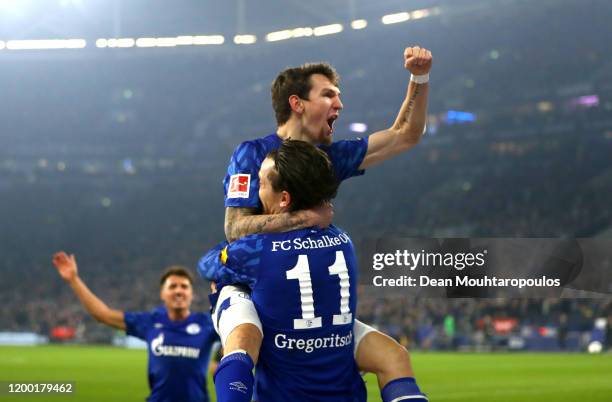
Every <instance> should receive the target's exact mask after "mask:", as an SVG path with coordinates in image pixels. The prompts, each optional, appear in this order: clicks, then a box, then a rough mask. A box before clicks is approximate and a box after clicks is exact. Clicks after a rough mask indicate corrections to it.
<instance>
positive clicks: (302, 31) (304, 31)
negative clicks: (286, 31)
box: [292, 27, 313, 38]
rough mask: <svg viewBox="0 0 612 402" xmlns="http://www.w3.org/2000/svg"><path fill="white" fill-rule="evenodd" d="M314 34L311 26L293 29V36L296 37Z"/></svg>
mask: <svg viewBox="0 0 612 402" xmlns="http://www.w3.org/2000/svg"><path fill="white" fill-rule="evenodd" d="M312 34H313V29H312V28H309V27H305V28H295V29H294V30H293V31H292V36H293V37H294V38H302V37H304V36H312Z"/></svg>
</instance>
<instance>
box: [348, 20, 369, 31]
mask: <svg viewBox="0 0 612 402" xmlns="http://www.w3.org/2000/svg"><path fill="white" fill-rule="evenodd" d="M367 26H368V21H366V20H354V21H353V22H351V28H353V29H363V28H365V27H367Z"/></svg>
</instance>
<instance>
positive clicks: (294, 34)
mask: <svg viewBox="0 0 612 402" xmlns="http://www.w3.org/2000/svg"><path fill="white" fill-rule="evenodd" d="M313 33H314V32H313V29H312V28H309V27H304V28H295V29H285V30H284V31H276V32H270V33H269V34H267V35H266V41H268V42H276V41H279V40H285V39H291V38H303V37H305V36H312V35H313Z"/></svg>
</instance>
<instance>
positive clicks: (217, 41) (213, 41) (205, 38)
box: [193, 35, 225, 45]
mask: <svg viewBox="0 0 612 402" xmlns="http://www.w3.org/2000/svg"><path fill="white" fill-rule="evenodd" d="M224 42H225V38H224V37H223V35H200V36H194V37H193V44H194V45H222V44H223V43H224Z"/></svg>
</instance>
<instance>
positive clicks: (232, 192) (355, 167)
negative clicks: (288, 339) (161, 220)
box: [224, 46, 432, 401]
mask: <svg viewBox="0 0 612 402" xmlns="http://www.w3.org/2000/svg"><path fill="white" fill-rule="evenodd" d="M431 66H432V55H431V52H430V51H429V50H427V49H424V48H420V47H418V46H415V47H408V48H406V49H405V50H404V67H405V68H406V69H407V70H409V71H410V72H411V73H412V76H411V79H410V83H409V85H408V89H407V93H406V97H405V99H404V101H403V103H402V105H401V107H400V111H399V113H398V115H397V118H396V119H395V122H394V123H393V125H392V126H391V127H390V128H388V129H386V130H382V131H379V132H376V133H374V134H372V135H370V136H369V137H367V138H363V139H356V140H351V141H337V142H332V134H333V125H334V122H335V120H336V119H337V118H338V117H339V113H340V110H342V108H343V105H342V102H341V100H340V90H339V88H338V82H339V78H338V75H337V73H336V71H335V70H334V69H333V68H332V67H331V66H329V65H327V64H306V65H303V66H300V67H296V68H289V69H287V70H284V71H283V72H281V73H280V74H279V75H278V76H277V78H276V79H275V81H274V83H273V84H272V105H273V108H274V112H275V115H276V120H277V125H278V128H277V131H276V132H275V133H272V134H270V135H268V136H266V137H262V138H258V139H255V140H252V141H246V142H244V143H242V144H240V145H239V146H238V148H236V150H235V151H234V153H233V155H232V158H231V161H230V165H229V167H228V169H227V175H226V177H225V180H224V187H225V206H226V212H225V234H226V237H227V239H228V240H229V241H232V240H235V239H237V238H239V237H242V236H246V235H249V234H254V233H273V232H282V231H287V230H293V229H301V228H305V227H309V226H317V225H318V226H320V227H326V226H327V225H329V224H330V223H331V219H332V215H333V211H332V208H331V206H330V205H329V204H327V205H322V206H317V207H314V208H310V209H304V210H300V211H291V212H289V211H287V212H283V213H280V214H274V215H269V214H261V203H260V201H259V197H258V187H259V179H258V176H257V173H258V171H259V168H260V166H261V163H262V161H263V160H264V158H265V156H266V155H267V154H268V152H270V151H271V150H273V149H276V148H278V147H279V146H280V144H281V143H282V141H283V139H287V138H292V139H296V140H304V141H307V142H310V143H313V144H320V146H321V148H322V149H323V150H325V151H326V152H327V154H328V155H329V157H330V159H331V160H332V163H333V165H334V170H335V172H336V176H337V178H338V179H339V180H340V181H342V180H344V179H347V178H349V177H352V176H358V175H361V174H363V173H364V170H363V169H365V168H368V167H371V166H374V165H376V164H378V163H380V162H383V161H385V160H387V159H389V158H391V157H393V156H396V155H398V154H400V153H402V152H405V151H406V150H408V149H410V148H412V147H413V146H414V145H416V144H417V143H418V142H419V140H420V138H421V136H422V134H423V132H424V130H425V123H426V119H427V98H428V93H429V84H428V82H429V72H430V70H431ZM235 300H240V301H244V300H245V299H235ZM236 308H238V306H236ZM244 308H245V309H248V307H246V306H245V307H244ZM355 331H356V332H358V333H362V332H366V334H365V335H364V336H363V338H362V340H361V342H359V343H358V345H357V352H356V359H357V362H358V364H359V367H360V369H361V370H363V371H369V372H373V373H375V374H376V376H377V378H378V383H379V387H380V389H381V390H382V395H383V400H384V401H387V400H389V401H390V400H392V399H393V398H392V397H393V395H394V393H393V392H391V391H390V390H395V389H397V388H401V387H402V386H401V385H399V386H398V383H403V382H404V381H408V382H410V381H411V378H412V377H413V372H412V366H411V364H410V358H409V355H408V353H407V352H406V350H405V349H403V348H402V347H400V345H398V344H397V342H394V341H393V340H392V339H391V338H389V337H387V336H386V335H384V334H382V333H380V332H378V331H373V330H372V328H370V327H367V326H365V325H364V324H362V323H360V322H359V321H356V329H355ZM260 342H261V333H260V332H259V330H258V328H257V323H256V322H253V323H251V324H244V325H243V326H241V327H238V328H236V331H234V333H233V334H231V335H230V336H229V338H228V341H227V344H226V345H225V350H226V351H227V350H234V349H246V350H257V348H258V345H259V343H260ZM254 359H256V355H254ZM387 386H388V388H387ZM385 388H386V390H385Z"/></svg>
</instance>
